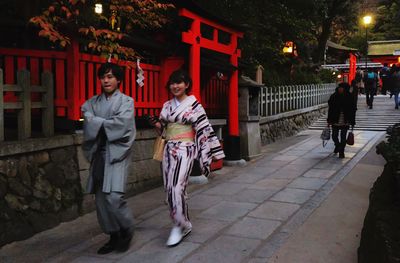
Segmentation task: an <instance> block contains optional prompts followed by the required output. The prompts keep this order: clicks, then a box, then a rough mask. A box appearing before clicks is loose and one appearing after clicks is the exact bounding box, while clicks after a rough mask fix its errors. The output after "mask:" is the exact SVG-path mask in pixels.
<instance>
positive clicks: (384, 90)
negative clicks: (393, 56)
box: [379, 63, 390, 95]
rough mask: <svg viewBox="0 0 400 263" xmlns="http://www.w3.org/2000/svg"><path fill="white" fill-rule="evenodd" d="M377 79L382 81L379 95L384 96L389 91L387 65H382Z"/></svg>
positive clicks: (388, 69)
mask: <svg viewBox="0 0 400 263" xmlns="http://www.w3.org/2000/svg"><path fill="white" fill-rule="evenodd" d="M379 77H380V79H381V80H382V90H381V93H382V94H383V95H386V93H387V91H388V90H389V77H390V68H389V66H388V64H387V63H384V64H383V67H382V69H381V70H380V71H379Z"/></svg>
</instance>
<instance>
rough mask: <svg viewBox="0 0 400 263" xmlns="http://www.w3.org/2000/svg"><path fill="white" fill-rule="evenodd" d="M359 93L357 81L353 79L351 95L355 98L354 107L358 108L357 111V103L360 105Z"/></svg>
mask: <svg viewBox="0 0 400 263" xmlns="http://www.w3.org/2000/svg"><path fill="white" fill-rule="evenodd" d="M358 92H359V89H358V86H357V81H356V80H355V79H353V80H352V81H351V85H350V89H349V93H350V95H351V96H352V98H353V103H354V105H355V107H356V110H357V103H358Z"/></svg>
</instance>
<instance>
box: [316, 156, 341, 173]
mask: <svg viewBox="0 0 400 263" xmlns="http://www.w3.org/2000/svg"><path fill="white" fill-rule="evenodd" d="M336 158H337V157H336ZM345 159H346V158H345ZM342 160H344V159H342ZM343 166H344V163H340V162H332V161H322V162H320V163H318V164H316V165H315V166H314V168H317V169H329V170H336V171H337V170H339V169H341V168H342V167H343Z"/></svg>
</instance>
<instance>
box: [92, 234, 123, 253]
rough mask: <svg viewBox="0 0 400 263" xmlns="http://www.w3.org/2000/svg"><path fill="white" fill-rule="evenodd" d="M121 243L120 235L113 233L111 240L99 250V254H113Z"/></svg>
mask: <svg viewBox="0 0 400 263" xmlns="http://www.w3.org/2000/svg"><path fill="white" fill-rule="evenodd" d="M118 242H119V233H113V234H111V235H110V240H109V241H108V242H107V243H105V244H104V246H102V247H101V248H99V250H97V254H101V255H104V254H108V253H111V252H113V251H114V250H115V249H116V248H117V245H118Z"/></svg>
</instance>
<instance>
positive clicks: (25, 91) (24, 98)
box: [17, 70, 32, 140]
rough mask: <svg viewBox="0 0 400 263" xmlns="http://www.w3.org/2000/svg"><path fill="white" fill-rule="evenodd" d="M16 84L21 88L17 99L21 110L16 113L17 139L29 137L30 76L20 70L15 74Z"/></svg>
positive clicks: (25, 71)
mask: <svg viewBox="0 0 400 263" xmlns="http://www.w3.org/2000/svg"><path fill="white" fill-rule="evenodd" d="M17 84H18V85H19V86H21V87H22V92H21V93H20V94H19V99H20V101H21V102H22V105H23V109H22V110H19V111H18V139H20V140H21V139H26V138H29V137H31V133H32V130H31V91H30V74H29V72H28V71H27V70H20V71H18V73H17Z"/></svg>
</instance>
